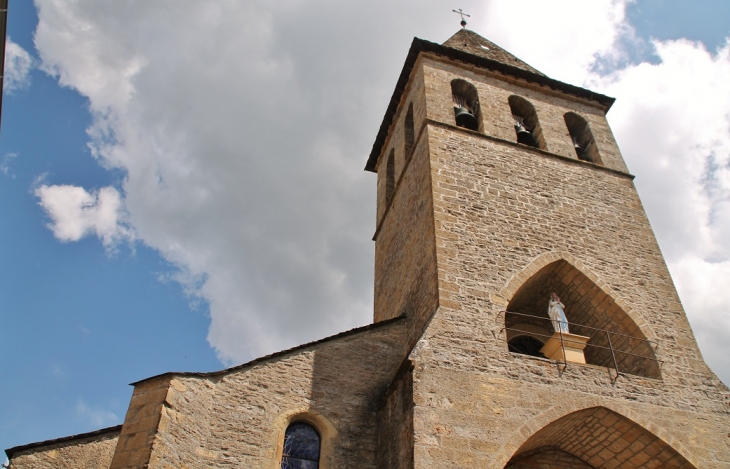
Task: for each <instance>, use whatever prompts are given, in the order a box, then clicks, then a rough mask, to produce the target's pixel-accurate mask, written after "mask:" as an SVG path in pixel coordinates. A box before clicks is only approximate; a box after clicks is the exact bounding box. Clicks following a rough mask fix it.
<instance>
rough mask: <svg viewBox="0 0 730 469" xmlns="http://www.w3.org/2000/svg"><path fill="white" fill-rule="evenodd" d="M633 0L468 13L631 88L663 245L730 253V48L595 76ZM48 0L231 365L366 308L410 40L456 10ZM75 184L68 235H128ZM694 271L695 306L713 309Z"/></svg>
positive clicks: (652, 211) (139, 231)
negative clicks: (377, 154) (387, 122)
mask: <svg viewBox="0 0 730 469" xmlns="http://www.w3.org/2000/svg"><path fill="white" fill-rule="evenodd" d="M628 3H629V0H594V1H591V2H586V1H584V0H561V1H554V2H544V1H541V0H525V1H523V2H514V1H509V0H494V1H491V2H488V3H487V2H483V3H480V4H478V5H474V6H473V10H472V11H469V12H470V13H472V21H471V22H470V23H471V25H472V27H474V29H475V30H476V31H477V32H480V33H483V34H484V35H485V36H488V37H489V38H491V39H493V40H494V41H495V42H497V43H498V44H500V45H502V46H504V47H506V48H507V49H508V50H511V51H512V52H514V53H515V54H516V55H518V56H519V57H521V58H523V59H524V60H526V61H527V62H528V63H530V64H531V65H533V66H535V67H536V68H538V69H540V70H541V71H543V72H545V73H547V74H549V75H551V76H554V77H555V78H558V79H561V80H564V81H568V82H572V83H576V84H589V85H590V86H592V87H596V88H600V89H599V91H600V90H604V91H606V92H607V93H610V94H614V95H616V96H617V97H618V98H619V100H618V102H617V104H616V106H615V109H613V110H612V111H611V113H610V114H609V118H610V119H611V122H612V123H613V126H614V129H615V130H616V133H617V135H618V140H619V142H620V143H621V145H622V148H623V149H624V151H625V156H626V159H627V160H628V164H629V167H630V168H631V169H632V170H633V171H634V172H635V173H636V174H637V176H638V178H637V185H638V187H639V190H640V192H641V195H642V198H643V200H644V203H645V204H646V207H647V211H648V213H649V216H650V219H651V220H652V223H653V224H654V226H655V228H656V229H657V232H658V236H659V239H660V242H661V244H662V247H663V249H664V250H665V252H666V254H667V258H668V260H669V261H670V263H672V262H679V261H680V260H682V259H684V258H685V256H687V255H690V254H691V255H693V256H695V257H696V258H698V259H700V260H701V261H702V262H709V261H710V260H717V259H718V258H720V259H723V256H726V253H725V252H724V251H723V249H724V247H723V246H725V245H727V242H723V241H724V240H726V239H727V234H728V231H727V229H725V228H723V227H726V226H729V225H727V224H726V223H725V221H724V220H726V219H727V215H726V214H727V213H728V212H730V210H728V204H727V203H726V202H723V200H726V199H727V192H726V189H727V187H728V185H727V180H728V175H727V171H726V169H724V168H725V166H723V165H726V164H727V154H726V153H727V147H726V146H725V145H726V139H725V138H726V135H725V134H723V131H722V129H723V127H722V126H723V125H724V123H725V122H726V118H727V116H726V115H724V114H723V115H721V114H720V109H721V104H722V103H727V102H729V101H728V99H727V91H726V90H723V89H721V83H722V82H723V80H722V78H723V77H727V76H728V74H727V71H726V69H725V67H726V62H727V51H726V50H725V49H724V50H723V52H721V53H720V54H719V55H716V56H711V55H710V54H708V53H707V52H706V51H704V50H703V49H702V48H701V47H700V46H698V45H697V44H693V43H688V42H683V41H679V42H666V43H656V46H655V47H656V52H657V55H658V57H659V59H660V60H659V62H660V63H658V64H656V65H650V64H648V63H644V64H640V65H631V66H628V67H626V68H624V69H623V70H622V71H620V72H617V73H615V74H612V75H609V76H601V75H597V74H596V73H595V70H596V69H597V66H598V65H601V64H605V63H609V64H616V63H620V62H621V61H622V60H624V59H625V58H626V57H627V56H628V54H627V52H626V50H627V49H626V48H627V47H630V46H631V45H632V44H633V45H635V44H636V43H637V40H636V39H635V37H634V32H633V30H632V28H631V27H630V25H629V24H628V23H627V22H626V15H625V9H626V5H627V4H628ZM37 4H38V6H39V25H38V29H37V32H36V36H35V40H36V46H37V48H38V50H39V53H40V57H41V58H42V60H43V67H44V69H45V70H47V71H49V72H51V73H54V74H56V75H57V76H58V77H59V80H60V82H61V83H62V84H64V85H66V86H70V87H73V88H75V89H77V90H78V91H79V92H80V93H81V94H83V95H85V96H87V97H88V98H89V100H90V106H91V110H92V113H93V115H94V123H93V125H92V126H91V127H90V129H89V135H90V138H91V143H90V144H91V147H92V150H93V152H94V154H95V155H96V156H97V157H98V158H99V161H100V162H101V163H102V164H103V165H105V166H107V167H113V168H120V169H122V170H123V171H124V172H125V174H126V178H125V180H124V187H123V194H124V200H123V206H124V208H125V210H126V211H127V212H128V214H129V216H128V220H129V223H130V224H131V226H133V227H134V230H135V233H136V235H137V236H138V239H140V240H141V241H142V242H144V243H146V244H147V245H149V246H151V247H153V248H155V249H157V250H158V251H159V252H160V253H161V254H162V255H163V256H164V257H165V258H166V259H167V260H169V261H170V262H173V263H174V264H175V265H177V266H179V267H180V272H179V273H178V274H177V276H176V277H175V278H176V279H177V280H178V281H180V282H182V283H184V284H185V285H187V287H188V288H189V289H190V291H191V292H192V294H193V295H197V296H198V297H200V298H202V299H204V300H206V301H207V302H208V304H209V306H210V316H211V326H210V331H209V336H208V338H209V341H210V343H211V345H212V346H213V347H215V349H216V350H217V352H218V355H219V357H220V358H221V359H222V360H224V361H225V362H227V363H231V362H240V361H243V360H246V359H248V358H251V357H252V356H255V355H260V354H262V353H266V352H271V351H274V350H277V349H280V348H283V347H286V346H290V345H293V344H296V343H300V342H303V341H307V340H312V339H315V338H318V337H322V336H324V335H328V334H331V333H335V332H338V331H340V330H343V329H346V328H348V327H352V326H355V325H359V324H365V323H367V322H368V321H369V320H370V315H371V314H372V256H373V250H372V242H371V241H370V236H371V235H372V232H373V230H374V185H375V179H374V177H373V176H372V175H369V174H364V173H363V172H362V167H363V166H364V162H365V159H366V157H367V154H368V153H369V149H370V146H371V145H372V141H373V139H374V136H375V133H376V132H377V128H378V124H379V122H380V119H381V118H382V115H383V112H384V110H385V107H386V104H387V102H388V99H389V97H390V94H391V93H392V90H393V86H394V84H395V81H396V79H397V76H398V73H399V71H400V67H401V64H402V62H403V60H404V58H405V54H406V51H407V47H408V44H409V43H410V40H411V37H412V36H413V35H417V36H420V37H424V38H426V39H429V40H433V41H434V42H441V41H443V40H445V39H447V38H448V37H449V36H450V35H451V34H452V33H454V32H455V31H456V27H457V22H458V17H454V18H453V21H452V22H448V21H444V19H443V18H444V15H447V14H450V12H449V10H450V8H451V6H450V5H444V4H443V2H439V1H436V0H428V1H416V0H409V1H403V2H396V3H393V2H386V1H384V0H377V1H373V2H364V3H350V2H347V3H345V2H334V1H327V0H317V1H314V2H298V1H295V0H291V1H282V2H264V1H252V2H226V3H209V2H208V3H206V2H196V1H193V0H176V1H172V0H169V1H159V2H145V3H143V4H138V5H135V6H134V7H131V6H129V5H127V4H125V3H124V2H101V3H100V2H98V1H96V0H78V1H76V2H64V1H62V0H37ZM526 12H528V13H529V14H526ZM375 25H377V28H376V30H374V28H375ZM693 67H694V68H693ZM700 70H701V72H700ZM725 81H726V80H725ZM688 83H692V85H691V86H688ZM725 130H727V127H725ZM649 136H650V137H649ZM710 154H712V155H714V156H713V158H714V160H712V161H714V162H715V165H716V166H717V169H713V170H708V168H713V166H712V165H709V164H708V161H710V160H708V159H707V156H708V155H710ZM648 155H651V157H648ZM66 187H68V186H66ZM76 189H77V190H76V191H73V192H72V191H70V190H69V189H66V190H65V192H64V197H67V198H70V200H69V199H64V200H66V202H65V204H66V205H63V204H61V205H63V207H61V208H59V209H58V211H59V212H61V213H66V214H71V215H69V216H67V217H66V218H63V220H67V221H64V222H60V223H59V222H56V221H55V220H56V219H54V230H56V229H59V230H61V231H59V233H61V234H57V236H59V237H60V238H61V239H75V238H77V237H80V236H83V234H89V233H96V234H97V235H99V236H100V237H101V238H102V239H107V240H109V239H115V238H114V236H113V235H109V236H107V237H106V238H105V235H103V234H99V233H109V232H110V233H115V229H116V228H114V227H119V226H124V225H123V224H122V225H120V224H119V221H118V220H119V218H118V217H117V218H116V220H117V222H116V223H112V222H111V221H110V222H109V224H107V225H104V226H107V227H108V230H107V229H97V226H99V225H98V224H96V223H95V222H85V221H82V220H84V217H83V216H82V214H83V209H78V208H77V207H83V206H84V205H83V204H84V203H86V202H84V201H88V200H89V199H88V197H86V196H84V193H85V191H83V189H80V188H76ZM78 190H81V191H82V192H78ZM72 194H75V196H74V197H75V198H74V197H72ZM117 195H118V194H117ZM723 197H724V198H725V199H723ZM115 200H118V199H115ZM96 204H97V205H99V202H98V201H97V202H96ZM119 204H122V202H121V201H120V202H119ZM119 206H121V205H119ZM668 206H669V207H672V210H671V212H670V211H668V210H666V208H667V207H668ZM64 207H65V208H64ZM47 210H48V211H49V214H51V213H52V209H47ZM97 210H98V209H97ZM109 210H110V211H111V212H112V213H117V212H116V209H114V210H111V209H109ZM53 213H55V212H53ZM89 213H91V212H89ZM51 217H52V218H53V215H51ZM91 218H92V219H94V218H93V217H91ZM112 218H114V217H112ZM59 220H61V219H60V218H59ZM66 225H67V226H66ZM61 226H64V228H63V229H61ZM91 227H93V228H91ZM66 230H67V231H66ZM54 232H55V231H54ZM64 236H65V237H66V238H63V237H64ZM718 256H719V257H718ZM703 259H707V260H703ZM672 265H674V264H672ZM708 265H709V264H708ZM678 284H680V292H681V293H682V297H683V299H685V303H686V304H687V305H688V310H689V312H690V317H691V318H694V317H696V316H697V315H698V314H699V315H702V313H698V312H697V311H695V310H694V308H695V306H689V305H694V304H695V303H694V302H693V301H694V298H696V294H695V293H691V292H690V293H687V292H686V291H685V290H683V287H682V286H681V285H682V282H679V281H678ZM687 291H689V290H687ZM692 291H699V290H698V289H694V290H692ZM687 295H689V297H691V298H690V299H688V296H687ZM693 323H694V324H699V323H698V322H696V321H694V319H693ZM696 327H697V329H698V331H699V329H700V326H697V325H696ZM719 333H720V334H722V335H723V337H727V338H730V331H727V330H723V331H722V332H719ZM698 334H699V335H700V336H701V334H700V332H698ZM706 355H708V356H710V355H711V354H710V353H706ZM724 376H725V377H726V378H725V379H726V380H728V377H730V370H724Z"/></svg>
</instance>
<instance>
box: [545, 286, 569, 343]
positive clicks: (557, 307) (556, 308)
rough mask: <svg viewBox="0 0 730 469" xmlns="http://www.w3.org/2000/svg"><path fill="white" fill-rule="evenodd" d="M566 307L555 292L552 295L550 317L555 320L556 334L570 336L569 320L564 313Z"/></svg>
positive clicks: (549, 309) (549, 308)
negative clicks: (560, 333)
mask: <svg viewBox="0 0 730 469" xmlns="http://www.w3.org/2000/svg"><path fill="white" fill-rule="evenodd" d="M563 308H565V305H564V304H563V303H561V302H560V298H558V295H556V294H555V292H553V293H551V294H550V306H549V307H548V316H550V319H552V320H553V327H554V328H555V332H562V333H563V334H568V318H567V317H565V311H563Z"/></svg>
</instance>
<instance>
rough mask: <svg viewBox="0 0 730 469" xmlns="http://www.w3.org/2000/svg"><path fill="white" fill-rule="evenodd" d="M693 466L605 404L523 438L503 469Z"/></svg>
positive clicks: (680, 468) (675, 468)
mask: <svg viewBox="0 0 730 469" xmlns="http://www.w3.org/2000/svg"><path fill="white" fill-rule="evenodd" d="M616 467H657V468H658V467H661V468H665V469H693V468H694V466H693V465H692V464H691V463H690V462H689V461H687V459H685V458H684V457H683V456H682V455H681V454H679V453H678V452H677V451H676V450H675V449H674V448H672V447H671V446H669V445H668V444H667V443H666V442H664V441H663V440H662V439H661V438H659V437H657V436H656V435H654V434H653V433H651V432H650V431H648V430H647V429H645V428H644V427H642V426H641V425H639V424H637V423H636V422H634V421H632V420H630V419H628V418H626V417H624V416H622V415H620V414H618V413H616V412H614V411H612V410H609V409H607V408H605V407H591V408H588V409H583V410H579V411H577V412H573V413H571V414H568V415H566V416H564V417H562V418H560V419H558V420H556V421H554V422H552V423H551V424H549V425H547V426H545V427H543V428H542V429H541V430H539V431H538V432H537V433H535V434H534V435H532V436H531V437H530V438H528V439H527V441H525V442H524V443H523V444H522V446H520V448H519V449H518V450H517V451H516V452H515V454H514V455H513V456H512V458H511V459H510V460H509V462H508V463H507V465H506V466H505V469H534V468H543V469H558V468H559V469H565V468H568V469H604V468H606V469H607V468H616Z"/></svg>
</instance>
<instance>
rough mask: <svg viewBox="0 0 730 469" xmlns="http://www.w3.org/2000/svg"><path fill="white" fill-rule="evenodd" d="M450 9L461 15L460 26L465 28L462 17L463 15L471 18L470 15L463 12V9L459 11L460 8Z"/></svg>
mask: <svg viewBox="0 0 730 469" xmlns="http://www.w3.org/2000/svg"><path fill="white" fill-rule="evenodd" d="M451 11H453V12H454V13H458V14H459V15H461V27H462V28H466V20H465V19H464V17H465V16H466V17H467V18H471V15H467V14H466V13H464V12H463V11H461V8H459V10H458V11H457V10H451Z"/></svg>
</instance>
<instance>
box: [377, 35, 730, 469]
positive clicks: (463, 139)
mask: <svg viewBox="0 0 730 469" xmlns="http://www.w3.org/2000/svg"><path fill="white" fill-rule="evenodd" d="M613 102H614V100H613V98H609V97H607V96H603V95H600V94H598V93H594V92H591V91H589V90H586V89H583V88H578V87H575V86H572V85H568V84H565V83H561V82H559V81H557V80H554V79H551V78H549V77H547V76H545V75H544V74H542V73H540V72H539V71H537V70H535V69H534V68H532V67H530V66H529V65H527V64H526V63H524V62H522V61H521V60H519V59H517V58H516V57H514V56H512V55H511V54H509V53H508V52H506V51H505V50H503V49H501V48H500V47H499V46H497V45H496V44H494V43H492V42H490V41H488V40H486V39H484V38H482V37H481V36H479V35H477V34H475V33H473V32H471V31H469V30H466V29H462V30H461V31H459V32H458V33H456V34H455V35H454V36H453V37H452V38H450V39H449V40H448V41H446V42H445V43H444V44H443V45H438V44H434V43H431V42H427V41H423V40H420V39H415V40H414V42H413V44H412V45H411V48H410V51H409V53H408V56H407V59H406V63H405V65H404V67H403V71H402V73H401V75H400V79H399V80H398V83H397V85H396V89H395V92H394V94H393V98H392V99H391V102H390V104H389V107H388V109H387V112H386V115H385V118H384V120H383V123H382V125H381V127H380V132H379V134H378V136H377V139H376V142H375V144H374V146H373V151H372V153H371V154H370V157H369V159H368V162H367V166H366V170H369V171H373V172H376V173H377V176H378V183H377V193H378V204H377V218H376V230H375V236H374V240H375V243H376V259H375V321H376V322H381V321H384V320H387V319H391V318H395V317H399V316H402V317H405V318H406V320H407V322H408V327H407V330H408V332H407V334H406V337H404V339H403V340H404V342H405V343H406V344H407V345H408V346H409V347H412V351H411V353H410V355H409V360H410V361H409V367H407V369H406V368H404V370H405V371H404V372H402V373H400V375H399V378H398V379H397V381H396V382H394V384H393V385H391V390H389V393H388V394H387V395H386V399H385V402H384V404H383V405H382V406H381V408H382V409H384V410H381V424H380V425H381V448H383V450H382V451H383V455H382V456H381V457H382V460H381V462H380V466H379V467H404V468H405V467H415V468H453V467H464V468H466V467H485V468H504V467H510V468H527V467H552V468H558V467H560V468H565V467H569V468H616V467H622V468H623V467H630V468H634V467H682V468H685V467H686V468H692V467H697V468H699V467H708V468H709V467H712V468H720V467H722V468H730V434H728V429H730V410H729V403H730V397H729V396H730V393H729V392H728V388H727V387H726V386H724V385H723V384H722V383H721V382H720V381H719V380H718V379H717V377H716V376H715V375H714V374H713V373H712V371H711V370H710V369H709V368H708V367H707V365H706V364H705V363H704V361H703V359H702V356H701V354H700V352H699V349H698V347H697V344H696V341H695V338H694V336H693V334H692V331H691V328H690V326H689V323H688V322H687V318H686V316H685V313H684V311H683V309H682V306H681V304H680V301H679V298H678V296H677V292H676V291H675V288H674V286H673V284H672V281H671V277H670V275H669V272H668V270H667V267H666V265H665V262H664V259H663V258H662V255H661V252H660V250H659V247H658V245H657V242H656V239H655V237H654V234H653V232H652V230H651V227H650V225H649V222H648V220H647V217H646V214H645V213H644V210H643V207H642V205H641V202H640V200H639V197H638V195H637V192H636V189H635V187H634V184H633V176H632V175H631V174H630V173H629V170H628V168H627V167H626V164H625V163H624V160H623V158H622V156H621V153H620V151H619V149H618V146H617V144H616V141H615V139H614V137H613V134H612V133H611V129H610V128H609V126H608V122H607V121H606V113H607V112H608V110H609V109H610V107H611V105H612V104H613ZM647 157H649V155H647ZM553 293H555V295H556V296H557V297H558V298H559V302H558V304H562V305H563V306H562V310H564V313H565V317H566V319H567V322H568V323H567V324H566V325H565V330H560V327H559V326H560V325H559V324H558V323H557V322H556V321H554V320H551V319H550V317H549V315H548V308H549V306H550V305H551V303H550V298H551V295H552V294H553ZM571 336H576V337H581V338H582V339H580V340H582V341H583V343H582V345H581V344H578V345H577V346H576V344H575V343H573V342H571V338H570V337H571ZM576 340H577V339H576ZM550 344H552V348H550V347H548V345H550ZM574 346H575V347H574ZM571 347H573V348H575V349H577V351H576V354H577V355H571V353H569V352H570V350H569V349H570V348H571ZM548 349H549V350H548ZM410 396H412V400H411V397H410ZM394 412H396V413H398V415H400V416H405V417H403V418H402V419H398V420H397V421H396V420H395V419H391V418H390V417H388V416H392V415H395V414H394ZM382 413H385V414H382ZM386 414H387V415H386ZM382 415H385V418H382Z"/></svg>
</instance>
